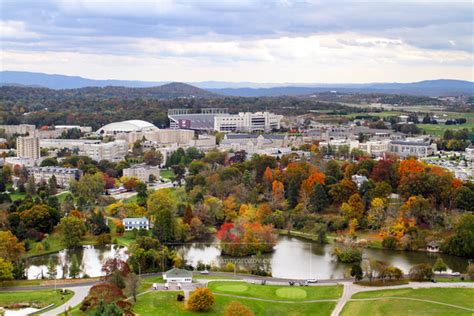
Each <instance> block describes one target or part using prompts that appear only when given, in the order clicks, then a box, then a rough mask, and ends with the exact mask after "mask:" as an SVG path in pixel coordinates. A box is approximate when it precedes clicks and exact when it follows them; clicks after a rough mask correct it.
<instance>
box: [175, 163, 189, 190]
mask: <svg viewBox="0 0 474 316" xmlns="http://www.w3.org/2000/svg"><path fill="white" fill-rule="evenodd" d="M171 169H172V170H173V173H174V177H173V181H174V182H177V183H178V185H179V186H181V181H183V180H184V175H185V173H186V167H185V166H184V164H182V163H180V164H177V165H173V166H171Z"/></svg>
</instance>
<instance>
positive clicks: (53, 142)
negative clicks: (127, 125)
mask: <svg viewBox="0 0 474 316" xmlns="http://www.w3.org/2000/svg"><path fill="white" fill-rule="evenodd" d="M40 146H41V147H42V148H49V149H64V148H67V149H69V150H71V151H76V152H77V154H78V155H81V156H88V157H90V158H92V159H94V160H96V161H100V160H109V161H120V160H122V159H123V158H124V157H125V155H126V154H127V152H128V144H127V142H126V141H125V140H115V141H113V142H108V143H102V142H101V141H100V140H88V139H41V140H40Z"/></svg>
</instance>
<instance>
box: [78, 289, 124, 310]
mask: <svg viewBox="0 0 474 316" xmlns="http://www.w3.org/2000/svg"><path fill="white" fill-rule="evenodd" d="M122 299H125V295H124V294H123V292H122V290H121V289H119V288H118V287H117V286H115V285H114V284H111V283H100V284H97V285H94V286H93V287H91V288H90V290H89V294H88V295H87V296H86V298H85V299H84V301H82V305H81V311H87V310H88V309H90V308H94V307H95V306H97V305H98V304H99V302H100V301H103V302H104V304H110V303H115V302H117V301H119V300H122Z"/></svg>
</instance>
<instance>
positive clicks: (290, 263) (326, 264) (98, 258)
mask: <svg viewBox="0 0 474 316" xmlns="http://www.w3.org/2000/svg"><path fill="white" fill-rule="evenodd" d="M333 247H334V246H333V245H331V244H325V245H321V244H317V243H314V242H311V241H309V240H305V239H301V238H297V237H289V236H279V237H278V242H277V245H276V246H275V251H274V252H273V253H270V254H264V255H263V258H264V259H265V260H267V262H268V263H269V265H270V266H271V270H272V275H273V276H274V277H280V278H294V279H308V278H318V279H331V278H342V277H344V272H345V271H347V270H348V269H349V268H350V266H351V265H350V264H343V263H339V262H337V261H336V260H335V259H334V258H333V257H332V256H331V253H332V249H333ZM175 249H176V250H177V251H178V252H180V253H181V254H182V255H183V257H184V258H185V259H186V260H187V262H188V263H190V264H192V265H193V266H196V265H197V262H198V261H202V262H203V263H206V264H214V265H216V266H224V265H225V264H226V263H227V262H234V263H236V264H237V266H238V267H244V268H249V267H250V266H251V265H252V264H253V263H254V262H255V256H250V257H245V258H232V257H228V256H221V252H220V249H219V241H218V240H217V239H215V238H213V239H211V240H210V241H209V242H203V243H189V244H183V245H179V246H175ZM72 254H76V256H77V259H78V261H79V262H80V264H81V271H82V273H81V276H82V275H83V274H84V273H86V274H87V275H89V276H91V277H97V276H101V275H102V271H101V268H102V264H103V263H104V262H105V261H106V260H107V259H108V258H113V257H115V256H118V257H120V258H122V259H124V260H125V259H127V258H128V256H127V248H125V247H119V246H115V245H113V246H105V247H94V246H83V247H82V248H80V249H76V250H62V251H60V252H58V253H54V254H49V255H44V256H39V257H34V258H30V259H29V263H28V264H29V265H28V269H27V272H28V273H27V274H28V279H38V278H41V275H42V274H43V275H44V277H47V270H48V269H47V264H48V261H49V259H50V258H51V257H52V258H53V259H54V260H57V262H58V265H57V271H58V278H62V277H63V266H64V265H65V264H66V265H67V266H69V265H70V258H71V255H72ZM363 256H364V257H365V258H374V259H377V260H383V261H386V262H388V263H390V264H392V265H394V266H396V267H399V268H400V269H402V270H403V272H405V273H408V271H409V270H410V267H412V266H413V265H415V264H419V263H431V264H433V263H434V262H435V260H436V258H437V257H438V256H441V257H442V258H443V260H444V262H445V263H446V264H447V265H448V267H449V270H448V271H447V272H448V273H449V272H452V271H457V272H464V271H466V267H467V264H468V262H467V259H466V258H460V257H455V256H450V255H444V254H432V253H426V252H406V251H393V250H382V249H364V251H363Z"/></svg>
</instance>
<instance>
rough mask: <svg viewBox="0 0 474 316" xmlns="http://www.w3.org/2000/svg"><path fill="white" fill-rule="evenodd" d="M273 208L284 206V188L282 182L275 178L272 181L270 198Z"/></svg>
mask: <svg viewBox="0 0 474 316" xmlns="http://www.w3.org/2000/svg"><path fill="white" fill-rule="evenodd" d="M271 205H272V207H273V209H279V208H280V209H281V208H284V206H285V188H284V186H283V183H282V182H280V181H278V180H275V181H273V182H272V200H271Z"/></svg>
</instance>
